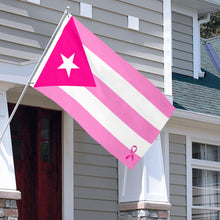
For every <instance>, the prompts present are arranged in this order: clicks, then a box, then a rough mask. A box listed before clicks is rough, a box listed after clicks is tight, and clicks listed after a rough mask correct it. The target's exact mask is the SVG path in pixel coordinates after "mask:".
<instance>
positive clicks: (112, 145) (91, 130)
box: [35, 86, 141, 169]
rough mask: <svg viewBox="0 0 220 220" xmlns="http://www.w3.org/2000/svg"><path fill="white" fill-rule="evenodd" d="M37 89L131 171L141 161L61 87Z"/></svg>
mask: <svg viewBox="0 0 220 220" xmlns="http://www.w3.org/2000/svg"><path fill="white" fill-rule="evenodd" d="M35 89H37V90H38V91H40V92H41V93H43V94H44V95H45V96H47V97H48V98H50V99H52V100H53V101H55V102H56V103H57V104H58V105H60V106H62V108H63V109H64V110H65V111H66V112H68V113H69V114H70V115H71V116H72V117H73V118H74V119H75V120H76V121H77V122H78V123H79V124H80V125H81V126H82V127H83V128H84V129H85V131H86V132H87V133H88V134H89V135H91V136H92V137H93V138H94V139H95V140H96V141H97V142H98V143H99V144H101V145H102V146H103V147H104V148H105V149H106V150H107V151H108V152H110V153H111V154H112V155H114V156H115V157H117V158H118V159H119V160H120V161H121V162H122V163H124V164H125V165H126V166H128V167H129V168H130V169H133V168H134V167H135V165H136V164H137V163H138V161H139V160H140V159H141V157H139V156H137V155H136V154H134V151H133V152H132V146H131V150H129V149H128V148H127V147H126V146H124V145H123V144H122V143H121V142H119V141H118V139H117V138H115V137H114V136H113V135H112V134H111V133H110V132H109V131H108V130H106V129H105V128H104V127H103V126H102V125H101V124H100V123H99V122H98V121H97V120H96V119H94V118H93V117H92V116H91V114H90V113H88V112H87V111H86V110H85V109H84V108H83V107H82V106H81V105H80V104H79V103H78V102H77V101H76V100H75V99H73V98H72V97H70V96H69V95H68V94H67V93H65V92H64V91H63V90H62V89H60V88H59V87H56V86H53V87H37V88H35ZM54 94H56V95H54Z"/></svg>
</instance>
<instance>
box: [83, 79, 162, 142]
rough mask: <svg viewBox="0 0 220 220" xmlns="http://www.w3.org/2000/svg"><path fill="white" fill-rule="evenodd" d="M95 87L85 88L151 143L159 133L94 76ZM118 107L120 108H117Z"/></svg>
mask: <svg viewBox="0 0 220 220" xmlns="http://www.w3.org/2000/svg"><path fill="white" fill-rule="evenodd" d="M94 79H95V83H96V86H97V87H86V88H87V89H88V90H89V91H90V92H91V93H92V94H93V95H94V96H96V97H97V98H98V99H99V100H100V101H101V102H102V103H103V104H104V105H105V106H107V107H108V108H109V109H110V110H111V111H112V112H113V113H114V114H115V115H117V116H118V118H120V120H122V121H123V122H124V123H125V124H127V125H128V126H129V127H130V128H131V129H132V130H134V131H135V132H136V133H137V134H138V135H140V136H141V137H142V138H144V139H145V140H146V141H147V142H149V143H151V144H152V143H153V141H154V139H155V138H156V137H157V136H158V134H159V133H160V131H159V130H158V129H157V128H155V127H154V126H153V125H151V124H150V123H149V122H148V121H146V120H145V119H144V118H143V117H142V116H141V115H139V114H138V113H137V112H136V111H135V110H134V109H133V108H131V107H130V106H129V105H128V104H127V103H126V102H125V101H124V100H123V99H121V98H120V97H119V96H118V95H117V94H116V93H115V92H113V91H112V90H111V89H110V88H109V87H107V86H106V85H105V84H104V83H103V82H102V81H101V80H100V79H99V78H97V77H96V76H94ZM119 106H120V108H119Z"/></svg>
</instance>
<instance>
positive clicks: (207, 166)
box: [192, 142, 220, 220]
mask: <svg viewBox="0 0 220 220" xmlns="http://www.w3.org/2000/svg"><path fill="white" fill-rule="evenodd" d="M213 219H216V220H217V219H220V146H216V145H209V144H202V143H195V142H193V143H192V220H213Z"/></svg>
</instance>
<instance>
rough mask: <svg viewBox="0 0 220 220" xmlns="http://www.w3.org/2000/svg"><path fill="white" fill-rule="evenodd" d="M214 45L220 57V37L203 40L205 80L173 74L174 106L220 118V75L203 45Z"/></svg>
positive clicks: (202, 51) (202, 59)
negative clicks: (207, 43)
mask: <svg viewBox="0 0 220 220" xmlns="http://www.w3.org/2000/svg"><path fill="white" fill-rule="evenodd" d="M206 41H208V42H209V43H211V44H212V46H213V48H214V49H215V51H216V53H217V54H218V56H220V37H216V38H212V39H208V40H202V44H201V54H202V56H201V64H202V70H203V71H204V72H206V75H205V77H204V78H199V79H194V78H193V77H189V76H184V75H180V74H176V73H173V96H174V106H175V107H176V108H179V109H184V110H188V111H193V112H199V113H204V114H209V115H216V116H220V74H219V73H218V72H217V70H216V68H215V66H214V64H213V63H212V61H211V59H210V58H209V56H208V54H207V52H206V50H205V48H204V45H203V43H205V42H206Z"/></svg>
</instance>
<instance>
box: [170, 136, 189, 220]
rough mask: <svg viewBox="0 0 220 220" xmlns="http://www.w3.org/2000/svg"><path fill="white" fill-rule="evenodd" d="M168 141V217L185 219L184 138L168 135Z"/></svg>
mask: <svg viewBox="0 0 220 220" xmlns="http://www.w3.org/2000/svg"><path fill="white" fill-rule="evenodd" d="M169 143H170V155H169V158H170V202H171V204H172V209H171V212H170V219H171V220H176V219H181V220H185V219H186V140H185V136H182V135H175V134H170V135H169Z"/></svg>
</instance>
